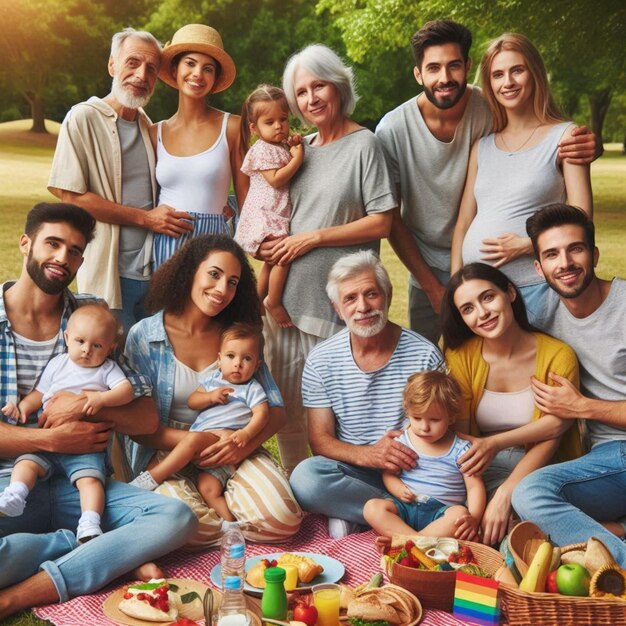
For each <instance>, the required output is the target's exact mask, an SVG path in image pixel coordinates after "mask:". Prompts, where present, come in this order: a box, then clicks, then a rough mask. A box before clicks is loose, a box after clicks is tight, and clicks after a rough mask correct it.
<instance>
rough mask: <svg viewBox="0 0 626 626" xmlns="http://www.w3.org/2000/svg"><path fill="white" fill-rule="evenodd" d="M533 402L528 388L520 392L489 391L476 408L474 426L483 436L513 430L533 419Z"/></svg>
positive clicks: (531, 393) (485, 392) (484, 394)
mask: <svg viewBox="0 0 626 626" xmlns="http://www.w3.org/2000/svg"><path fill="white" fill-rule="evenodd" d="M534 410H535V401H534V398H533V392H532V389H531V388H530V387H526V389H522V390H521V391H509V392H502V391H489V389H485V391H484V393H483V397H482V398H481V399H480V402H479V403H478V406H477V407H476V424H477V425H478V429H479V430H480V432H481V433H482V434H483V435H487V434H489V433H494V432H499V431H502V430H513V429H514V428H519V427H520V426H524V425H525V424H528V423H529V422H530V421H531V420H532V417H533V412H534Z"/></svg>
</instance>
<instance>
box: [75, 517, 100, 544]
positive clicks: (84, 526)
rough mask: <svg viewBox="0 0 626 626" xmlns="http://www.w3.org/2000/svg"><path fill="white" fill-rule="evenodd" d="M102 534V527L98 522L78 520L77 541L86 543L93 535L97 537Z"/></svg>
mask: <svg viewBox="0 0 626 626" xmlns="http://www.w3.org/2000/svg"><path fill="white" fill-rule="evenodd" d="M101 534H102V528H100V524H95V523H93V522H83V521H81V522H79V523H78V528H77V529H76V539H77V540H78V543H86V542H87V541H90V540H91V539H94V538H95V537H99V536H100V535H101Z"/></svg>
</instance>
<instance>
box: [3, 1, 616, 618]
mask: <svg viewBox="0 0 626 626" xmlns="http://www.w3.org/2000/svg"><path fill="white" fill-rule="evenodd" d="M445 17H448V18H452V19H455V20H457V21H459V22H462V23H464V24H466V25H467V26H468V27H469V28H470V29H471V30H472V32H473V34H474V44H473V46H472V50H471V57H472V61H473V69H472V72H471V73H470V77H469V79H470V82H474V80H475V72H476V70H477V68H478V63H479V61H480V57H481V55H482V52H483V51H484V49H485V48H486V45H487V43H488V41H489V40H490V39H492V38H493V37H496V36H498V35H500V34H501V33H503V32H506V31H515V32H521V33H524V34H526V35H528V36H529V37H530V38H531V39H532V40H533V42H534V43H535V44H536V45H537V47H538V48H539V49H540V51H541V53H542V54H543V56H544V60H545V62H546V66H547V68H548V72H549V74H550V81H551V85H552V88H553V91H554V93H555V95H556V98H557V100H558V102H559V104H560V106H561V107H562V109H563V111H564V114H565V115H566V117H567V118H568V119H573V120H575V121H576V122H578V123H585V124H588V125H589V126H590V127H592V129H593V130H594V132H595V134H596V136H597V137H598V140H599V141H598V147H599V154H601V155H602V156H600V158H598V160H596V161H595V162H594V163H593V165H592V181H593V190H594V205H595V221H596V224H597V231H598V236H597V242H598V245H599V248H600V251H601V255H600V264H599V267H598V272H599V274H600V275H601V276H602V277H603V278H611V277H612V276H616V275H617V276H622V277H626V255H625V254H624V243H625V242H626V219H624V217H625V212H626V156H624V148H625V144H626V54H625V48H624V33H625V32H626V3H624V2H623V0H600V1H598V0H553V1H551V2H546V0H489V1H484V2H480V1H476V0H212V1H210V2H209V1H207V0H131V1H128V2H121V1H119V0H0V59H1V60H2V62H1V63H0V212H1V213H0V214H1V215H2V227H1V228H0V250H2V256H1V257H0V282H3V281H5V280H7V279H9V278H14V277H16V276H17V275H18V274H19V271H20V268H21V262H22V259H21V256H20V255H19V251H18V245H17V244H18V237H19V235H20V234H21V233H22V232H23V225H24V218H25V216H26V213H27V212H28V210H29V209H30V208H31V207H32V206H33V204H35V203H36V202H40V201H46V200H48V201H49V200H53V197H52V196H51V195H50V194H49V193H48V192H47V190H46V183H47V178H48V174H49V171H50V165H51V161H52V155H53V152H54V146H55V143H56V134H57V132H58V128H59V122H61V121H62V120H63V117H64V116H65V114H66V112H67V110H68V109H69V108H70V107H71V106H72V105H73V104H75V103H76V102H79V101H82V100H86V99H87V98H88V97H90V96H91V95H98V96H101V97H102V96H104V95H106V94H107V93H108V92H109V88H110V77H109V75H108V73H107V68H106V62H107V59H108V55H109V49H110V40H111V36H112V34H113V33H114V32H116V31H118V30H120V29H122V28H124V27H126V26H133V27H135V28H137V29H146V30H149V31H150V32H152V33H153V34H154V35H155V36H156V37H157V38H159V39H160V41H162V42H163V43H165V42H167V41H168V40H169V39H170V38H171V36H172V34H173V33H174V32H175V31H176V30H177V29H178V28H180V27H181V26H183V25H184V24H187V23H204V24H209V25H211V26H213V27H215V28H217V29H218V31H219V32H220V34H221V35H222V38H223V40H224V45H225V48H226V50H227V51H228V52H229V53H230V54H231V56H232V57H233V59H234V60H235V63H236V65H237V79H236V81H235V83H234V84H233V86H232V87H231V88H230V89H229V90H228V91H226V92H224V93H222V94H218V95H217V96H215V97H212V98H211V104H212V105H214V106H216V107H218V108H222V109H224V110H227V111H231V112H234V113H238V112H239V110H240V107H241V103H242V102H243V100H244V98H245V96H246V95H247V94H248V93H249V92H250V91H251V90H252V89H253V88H254V87H255V86H256V85H257V84H259V83H261V82H269V83H272V84H278V85H279V84H280V81H281V76H282V70H283V67H284V65H285V62H286V60H287V58H288V57H289V55H290V54H292V53H293V52H295V51H296V50H298V49H300V48H301V47H303V46H305V45H307V44H309V43H316V42H319V43H324V44H326V45H329V46H330V47H332V48H333V49H335V50H336V51H337V52H338V53H339V54H341V55H342V56H343V57H344V58H345V59H346V60H347V61H348V62H349V63H350V64H351V65H353V67H354V68H355V73H356V79H357V88H358V92H359V94H360V96H361V100H360V102H359V104H358V105H357V109H356V111H355V113H354V115H353V118H354V119H355V120H356V121H358V122H360V123H362V124H364V125H366V126H368V127H370V128H372V129H373V128H374V127H375V125H376V123H377V122H378V120H379V119H380V117H381V116H382V115H383V114H384V113H385V112H387V111H389V110H391V109H392V108H394V107H395V106H397V105H398V104H400V103H402V102H404V101H405V100H408V99H409V98H411V97H414V96H415V95H416V94H417V92H418V90H419V87H418V85H417V84H416V82H415V80H414V78H413V64H414V62H413V57H412V54H411V49H410V45H409V41H410V37H411V35H412V34H413V32H414V31H415V30H417V29H418V28H419V27H420V26H421V25H422V24H423V23H424V22H425V21H427V20H429V19H437V18H445ZM176 107H177V92H176V91H175V90H173V89H171V88H169V87H167V86H166V85H165V84H163V83H158V84H157V88H156V91H155V94H154V96H153V98H152V100H151V101H150V104H149V105H148V107H147V109H146V110H147V112H148V114H149V115H150V117H151V118H152V119H153V120H160V119H164V118H166V117H169V116H170V115H171V114H172V113H174V112H175V110H176ZM382 256H383V260H384V262H385V265H386V266H387V268H388V269H389V271H390V274H391V277H392V281H393V284H394V298H393V302H392V311H391V318H392V319H393V320H394V321H396V322H398V323H400V324H402V325H406V324H407V315H406V302H407V298H406V284H407V274H406V270H405V269H404V267H403V266H402V264H401V263H400V261H399V260H398V259H397V257H396V256H395V254H394V253H393V251H392V250H391V248H390V247H389V245H388V244H387V242H383V248H382ZM0 566H1V567H6V566H10V565H8V564H4V563H3V564H1V565H0ZM2 624H7V625H9V624H10V625H12V626H17V625H19V626H25V625H33V624H44V622H41V621H40V620H37V619H36V618H35V617H34V616H33V615H32V614H31V613H30V612H26V613H23V614H21V615H19V616H16V617H15V618H13V619H11V620H5V621H4V622H2Z"/></svg>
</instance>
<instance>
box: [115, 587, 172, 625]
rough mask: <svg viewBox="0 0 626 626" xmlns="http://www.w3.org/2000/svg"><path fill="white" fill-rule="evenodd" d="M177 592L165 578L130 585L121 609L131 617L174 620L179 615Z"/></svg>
mask: <svg viewBox="0 0 626 626" xmlns="http://www.w3.org/2000/svg"><path fill="white" fill-rule="evenodd" d="M176 598H177V596H176V594H174V593H173V592H172V591H170V588H169V584H168V583H167V581H166V580H164V579H159V580H157V579H153V580H151V581H150V582H147V583H137V584H135V585H129V586H128V588H127V589H126V591H125V593H124V596H123V599H122V601H121V602H120V604H119V609H120V611H122V613H125V614H126V615H128V616H129V617H134V618H136V619H140V620H145V621H147V622H174V621H176V618H177V617H178V608H177V606H176Z"/></svg>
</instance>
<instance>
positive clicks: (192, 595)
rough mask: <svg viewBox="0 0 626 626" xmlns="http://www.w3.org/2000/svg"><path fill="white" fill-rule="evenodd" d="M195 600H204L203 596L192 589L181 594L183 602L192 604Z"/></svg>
mask: <svg viewBox="0 0 626 626" xmlns="http://www.w3.org/2000/svg"><path fill="white" fill-rule="evenodd" d="M194 600H200V602H202V598H201V597H200V596H199V595H198V594H197V593H196V592H195V591H190V592H189V593H185V594H183V595H182V596H180V601H181V602H182V603H183V604H190V603H191V602H193V601H194Z"/></svg>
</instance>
